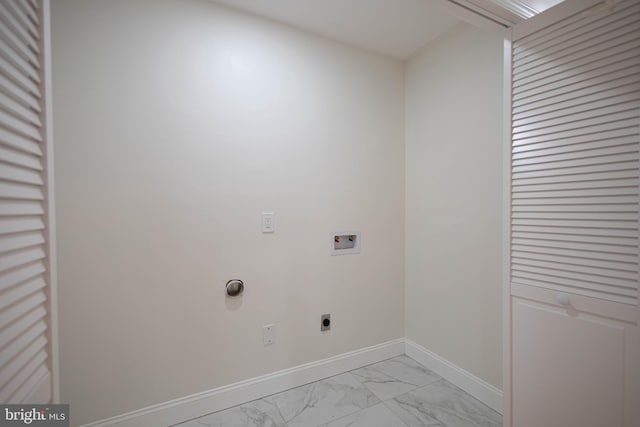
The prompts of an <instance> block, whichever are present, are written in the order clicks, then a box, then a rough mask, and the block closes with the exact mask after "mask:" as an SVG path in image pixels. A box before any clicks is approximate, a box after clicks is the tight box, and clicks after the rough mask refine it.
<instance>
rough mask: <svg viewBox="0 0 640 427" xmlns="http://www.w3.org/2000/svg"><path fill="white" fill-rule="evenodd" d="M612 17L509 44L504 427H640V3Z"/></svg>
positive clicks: (578, 2)
mask: <svg viewBox="0 0 640 427" xmlns="http://www.w3.org/2000/svg"><path fill="white" fill-rule="evenodd" d="M607 3H608V4H605V3H603V2H598V1H597V0H566V1H565V2H564V3H562V4H560V5H558V6H557V7H554V8H552V9H549V10H548V11H546V12H544V13H542V14H540V15H538V16H536V17H534V18H532V19H531V20H529V21H528V22H526V21H525V22H523V23H521V24H517V25H515V26H514V27H513V28H512V30H511V37H510V41H509V43H507V44H508V45H509V47H510V50H509V53H508V58H509V59H508V61H509V62H510V65H511V66H510V69H509V70H508V75H509V77H510V85H509V94H510V101H511V103H510V114H511V117H510V118H511V120H510V125H511V126H510V137H511V138H510V146H509V150H510V153H509V154H510V158H509V165H508V171H509V174H508V178H509V180H508V183H509V185H508V191H506V190H505V191H506V194H508V198H509V201H510V203H509V212H508V213H509V215H508V216H509V220H508V221H509V226H508V236H509V239H508V241H507V247H508V252H507V253H506V256H507V257H508V267H507V269H506V270H505V273H506V276H505V277H508V280H506V281H505V282H506V283H507V285H508V288H507V289H508V292H507V296H506V298H507V299H506V301H508V302H507V304H505V319H506V320H505V322H506V325H507V327H506V328H505V342H507V343H508V347H507V348H508V351H506V352H505V363H506V368H505V378H506V381H505V397H506V400H505V418H504V424H505V427H540V426H545V427H566V426H580V427H602V426H607V427H637V426H638V425H640V406H639V405H638V402H640V364H639V363H638V360H640V326H639V325H638V323H639V322H640V298H639V288H638V287H639V285H638V283H639V278H640V265H639V264H640V263H639V260H640V257H639V253H640V240H639V237H640V233H639V217H640V31H639V29H640V0H621V1H619V2H607ZM611 3H615V4H611ZM34 286H35V285H34Z"/></svg>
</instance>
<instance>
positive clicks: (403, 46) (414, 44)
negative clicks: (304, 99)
mask: <svg viewBox="0 0 640 427" xmlns="http://www.w3.org/2000/svg"><path fill="white" fill-rule="evenodd" d="M214 1H215V2H216V3H221V4H224V5H226V6H229V7H232V8H234V9H240V10H243V11H247V12H250V13H253V14H256V15H260V16H264V17H267V18H271V19H273V20H276V21H279V22H283V23H285V24H288V25H291V26H294V27H297V28H301V29H303V30H306V31H310V32H313V33H316V34H320V35H323V36H325V37H328V38H331V39H334V40H338V41H341V42H345V43H347V44H351V45H354V46H358V47H361V48H365V49H368V50H372V51H374V52H378V53H382V54H384V55H388V56H391V57H394V58H398V59H406V58H408V57H409V56H411V55H412V54H413V53H415V52H416V51H417V50H418V49H420V48H421V47H422V46H424V45H425V44H426V43H428V42H429V41H431V40H433V39H434V38H436V37H437V36H438V35H440V34H442V33H444V32H445V31H446V30H447V29H449V28H450V27H451V26H453V25H454V24H456V23H457V22H460V21H459V20H458V19H456V18H454V17H453V16H451V15H449V14H448V13H446V12H445V11H444V9H442V8H441V7H440V6H438V5H436V4H434V3H431V2H430V1H429V0H214Z"/></svg>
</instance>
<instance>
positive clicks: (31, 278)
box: [0, 0, 53, 403]
mask: <svg viewBox="0 0 640 427" xmlns="http://www.w3.org/2000/svg"><path fill="white" fill-rule="evenodd" d="M40 6H41V5H40V2H39V1H38V2H31V1H25V0H5V1H2V2H0V403H48V402H50V401H51V400H52V399H53V389H52V371H53V369H52V365H51V363H52V362H51V360H52V351H53V350H52V344H51V343H52V341H51V333H52V332H51V331H52V328H51V313H50V311H49V310H50V306H51V305H50V300H51V290H50V280H51V279H50V278H51V276H50V273H49V271H50V270H49V266H50V261H49V259H48V252H49V246H48V245H49V243H50V242H48V236H49V234H48V229H47V227H48V223H49V218H48V214H49V213H48V209H49V205H48V204H47V201H48V197H49V190H48V189H47V176H48V175H47V173H48V170H47V169H46V165H47V164H48V160H47V155H46V153H47V151H48V149H47V146H46V145H45V143H46V139H45V138H46V129H45V128H44V123H46V120H45V117H44V113H43V112H44V111H46V108H45V100H44V99H43V94H45V93H46V90H45V88H44V86H43V82H44V81H45V74H44V70H43V69H42V64H43V63H44V62H45V61H44V59H43V54H42V51H43V49H44V47H43V46H44V45H42V44H41V43H42V42H43V40H44V37H43V29H42V26H41V24H40V23H41V22H43V21H42V19H41V17H40V14H41V13H43V12H42V11H43V8H41V7H40ZM42 399H44V401H43V400H42Z"/></svg>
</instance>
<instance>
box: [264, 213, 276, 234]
mask: <svg viewBox="0 0 640 427" xmlns="http://www.w3.org/2000/svg"><path fill="white" fill-rule="evenodd" d="M274 231H275V228H274V226H273V212H262V232H263V233H273V232H274Z"/></svg>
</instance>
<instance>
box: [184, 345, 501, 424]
mask: <svg viewBox="0 0 640 427" xmlns="http://www.w3.org/2000/svg"><path fill="white" fill-rule="evenodd" d="M203 426H204V427H347V426H349V427H419V426H433V427H436V426H437V427H501V426H502V416H501V415H500V414H498V413H497V412H495V411H494V410H493V409H491V408H489V407H488V406H486V405H484V404H483V403H481V402H480V401H478V400H477V399H475V398H474V397H472V396H470V395H469V394H467V393H465V392H464V391H462V390H460V389H459V388H457V387H456V386H454V385H453V384H451V383H450V382H448V381H447V380H445V379H443V378H441V377H439V376H438V375H436V374H435V373H434V372H432V371H430V370H428V369H426V368H425V367H423V366H422V365H420V364H418V363H417V362H415V361H414V360H413V359H411V358H409V357H407V356H398V357H394V358H392V359H388V360H385V361H382V362H379V363H375V364H373V365H369V366H365V367H363V368H360V369H356V370H353V371H351V372H347V373H344V374H340V375H336V376H334V377H331V378H326V379H324V380H321V381H317V382H314V383H311V384H306V385H303V386H301V387H297V388H294V389H291V390H287V391H284V392H282V393H278V394H274V395H272V396H269V397H265V398H264V399H260V400H255V401H253V402H248V403H245V404H243V405H239V406H236V407H233V408H230V409H226V410H224V411H220V412H215V413H212V414H209V415H205V416H203V417H201V418H197V419H194V420H191V421H187V422H186V423H182V424H179V425H178V426H176V427H203Z"/></svg>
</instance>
